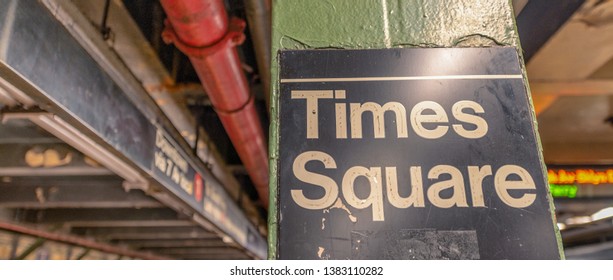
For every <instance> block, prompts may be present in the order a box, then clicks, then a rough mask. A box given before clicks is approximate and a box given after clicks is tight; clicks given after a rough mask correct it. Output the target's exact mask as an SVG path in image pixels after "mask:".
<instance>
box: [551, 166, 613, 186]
mask: <svg viewBox="0 0 613 280" xmlns="http://www.w3.org/2000/svg"><path fill="white" fill-rule="evenodd" d="M547 177H548V178H549V183H550V184H575V183H577V184H593V185H598V184H613V169H607V170H601V171H596V170H593V169H577V170H562V169H560V170H552V169H549V170H547Z"/></svg>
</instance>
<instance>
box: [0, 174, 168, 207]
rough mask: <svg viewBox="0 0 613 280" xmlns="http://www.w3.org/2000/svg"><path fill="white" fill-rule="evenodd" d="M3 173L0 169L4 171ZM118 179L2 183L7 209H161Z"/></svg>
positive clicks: (0, 197)
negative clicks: (124, 186)
mask: <svg viewBox="0 0 613 280" xmlns="http://www.w3.org/2000/svg"><path fill="white" fill-rule="evenodd" d="M1 170H2V169H0V171H1ZM122 183H123V179H121V178H118V177H114V176H113V177H106V176H99V177H93V178H92V177H63V178H62V177H60V178H46V177H43V178H34V179H30V178H13V179H12V181H11V182H10V183H4V182H0V207H6V208H161V207H164V205H162V204H161V203H160V202H158V201H157V200H155V199H153V198H151V197H150V196H147V195H146V194H144V193H143V192H141V191H140V190H132V191H129V192H127V191H126V190H124V188H123V186H122Z"/></svg>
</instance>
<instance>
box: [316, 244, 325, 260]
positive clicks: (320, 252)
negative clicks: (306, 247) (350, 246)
mask: <svg viewBox="0 0 613 280" xmlns="http://www.w3.org/2000/svg"><path fill="white" fill-rule="evenodd" d="M324 251H325V249H324V247H321V246H320V247H319V249H318V250H317V257H319V258H320V259H321V255H322V254H323V253H324Z"/></svg>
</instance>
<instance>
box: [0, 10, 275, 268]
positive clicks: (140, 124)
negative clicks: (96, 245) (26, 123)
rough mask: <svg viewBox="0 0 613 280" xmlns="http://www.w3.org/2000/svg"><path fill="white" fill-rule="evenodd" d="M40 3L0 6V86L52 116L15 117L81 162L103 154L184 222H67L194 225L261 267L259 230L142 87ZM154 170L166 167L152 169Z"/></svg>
mask: <svg viewBox="0 0 613 280" xmlns="http://www.w3.org/2000/svg"><path fill="white" fill-rule="evenodd" d="M45 3H46V4H48V5H49V6H45V5H44V4H41V2H37V1H9V0H0V6H3V7H8V5H16V6H15V8H14V9H13V10H14V12H13V14H11V15H10V16H7V17H3V19H4V18H7V19H8V18H10V19H11V21H10V22H9V21H8V20H4V21H0V30H2V34H0V36H2V38H6V40H3V41H2V44H3V50H4V55H3V56H0V77H2V79H1V80H2V81H3V83H4V84H10V85H11V86H13V87H15V88H16V89H18V90H19V91H21V92H24V93H26V96H27V98H30V99H31V100H33V101H34V102H35V104H38V105H40V107H41V108H42V109H43V110H46V111H48V112H51V113H52V114H53V115H28V116H22V117H24V118H28V119H31V120H32V121H34V122H36V123H37V124H39V125H41V126H42V127H44V128H45V129H47V130H48V131H50V132H52V133H53V134H54V135H55V136H57V137H58V138H60V139H62V140H64V141H67V143H69V144H71V145H73V146H75V145H78V147H77V146H75V147H77V148H78V149H79V150H80V151H82V152H84V153H85V154H87V155H88V156H91V157H93V158H95V156H96V155H98V154H104V155H105V157H106V159H107V160H108V161H106V162H105V161H103V160H104V159H102V160H99V159H98V158H95V159H96V160H97V161H99V162H101V163H102V164H103V165H105V166H106V167H107V168H109V169H112V170H113V171H114V172H117V173H118V174H123V175H122V176H125V177H129V178H125V177H124V178H125V179H126V180H128V181H130V182H131V183H132V182H135V183H140V184H141V185H142V187H143V188H147V187H146V185H147V184H149V185H151V186H153V188H157V190H156V191H159V192H156V193H155V194H154V195H156V198H157V195H158V194H164V195H165V200H164V203H167V205H169V206H170V207H172V208H174V209H176V210H179V211H180V212H182V213H185V214H187V215H188V216H189V217H188V219H190V220H191V221H181V220H176V215H175V216H174V217H173V218H168V219H164V218H163V217H158V218H152V219H143V220H138V219H132V220H130V219H126V218H125V217H124V218H121V217H117V219H105V218H102V219H101V218H100V217H101V216H100V215H103V214H100V213H98V215H95V214H92V213H90V214H92V215H90V216H89V217H86V216H83V217H82V218H84V219H75V220H71V222H78V223H80V224H87V223H90V224H92V223H93V224H94V225H98V226H99V225H101V224H105V225H109V224H114V225H119V224H122V225H129V224H130V223H135V224H141V225H149V226H151V225H156V224H158V223H159V222H160V220H161V221H162V222H165V223H166V224H173V223H178V224H181V223H183V224H185V222H192V221H193V222H195V223H197V224H200V225H202V226H204V227H207V228H209V229H211V230H215V231H216V232H218V233H219V234H220V235H222V236H224V237H225V238H226V239H227V240H229V241H234V242H236V243H237V244H240V245H241V246H243V247H245V248H247V249H248V250H249V251H250V252H251V253H252V254H253V255H255V256H259V257H260V258H262V257H263V256H264V255H265V251H266V244H265V241H264V239H263V238H262V237H261V235H259V234H258V230H257V229H256V228H255V227H254V226H253V225H252V224H251V223H250V222H249V220H248V219H247V217H246V216H245V215H244V213H242V210H241V209H240V208H239V207H238V206H237V205H236V203H235V202H234V201H233V200H232V199H231V197H230V196H229V195H228V194H227V193H226V191H225V189H224V188H223V187H222V186H221V184H220V183H219V181H218V180H217V179H216V178H215V177H214V176H213V174H212V173H211V172H210V171H209V170H208V169H207V168H206V166H205V165H204V163H203V162H202V161H201V160H200V159H198V158H197V157H196V156H195V155H193V154H192V152H191V147H190V146H189V144H188V143H186V141H185V139H183V137H182V136H181V134H180V132H178V131H177V130H176V129H175V128H174V127H173V126H172V124H171V122H170V121H169V120H168V119H167V118H166V117H165V116H164V114H163V113H162V112H161V110H160V109H159V108H158V107H157V105H155V102H154V101H153V100H152V99H151V98H150V97H149V96H148V94H147V93H146V92H145V91H144V90H143V88H142V85H141V84H140V83H139V82H138V81H136V79H134V77H133V76H132V75H131V74H130V72H129V71H124V72H109V71H107V70H106V68H107V67H108V65H109V61H108V60H105V56H101V55H100V53H97V51H98V52H99V51H100V49H98V48H96V47H95V45H94V44H93V43H92V41H91V38H89V37H87V36H83V34H85V33H80V34H79V33H78V32H76V33H74V34H73V33H70V32H69V31H68V30H67V29H66V28H67V27H66V26H68V27H73V28H74V27H78V26H79V25H78V24H75V23H74V22H73V21H71V19H70V18H69V17H66V16H65V15H66V11H65V10H63V9H62V7H60V6H58V5H52V4H53V3H50V2H49V1H45ZM2 12H3V13H6V11H2ZM77 29H78V28H77ZM71 30H73V31H74V29H71ZM81 31H83V30H81ZM84 46H85V47H84ZM111 57H113V56H111ZM106 58H108V57H106ZM101 65H103V66H101ZM124 67H125V66H124ZM124 70H125V69H124ZM120 73H124V75H121V74H120ZM13 97H15V96H13ZM20 98H21V97H20ZM20 98H16V97H15V99H16V100H17V99H20ZM20 100H21V99H20ZM24 100H25V99H24ZM26 101H27V100H25V101H24V102H21V103H22V104H25V102H26ZM14 117H18V116H15V115H14ZM62 137H64V138H62ZM75 139H76V140H75ZM69 141H72V142H69ZM156 160H157V161H156ZM167 160H170V161H172V164H169V163H168V161H167ZM163 161H167V162H166V164H161V162H163ZM118 166H121V167H118ZM170 166H172V167H170ZM126 171H128V172H127V173H126ZM145 178H151V179H145ZM199 178H200V179H201V180H202V181H199V180H200V179H199ZM50 211H51V210H50ZM56 211H61V210H59V209H57V210H56ZM51 213H53V211H52V212H51ZM153 213H156V212H153ZM64 214H67V215H69V214H70V213H64ZM77 215H78V214H77ZM137 215H140V214H137ZM162 216H163V215H162ZM47 217H48V218H49V217H52V218H50V219H48V220H47V221H48V222H49V221H53V220H54V219H56V220H57V222H62V221H70V220H67V219H62V218H61V216H53V214H52V215H51V216H47ZM73 217H76V216H73ZM137 217H138V216H137ZM87 218H91V219H89V220H87ZM43 221H44V219H43ZM167 222H170V223H167Z"/></svg>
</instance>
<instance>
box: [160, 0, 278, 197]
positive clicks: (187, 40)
mask: <svg viewBox="0 0 613 280" xmlns="http://www.w3.org/2000/svg"><path fill="white" fill-rule="evenodd" d="M160 2H161V3H162V6H163V7H164V10H165V11H166V15H167V16H168V20H167V25H166V30H164V33H163V34H162V36H163V37H164V40H165V41H166V42H167V43H171V42H172V43H174V44H175V46H176V47H177V48H178V49H179V50H181V51H182V52H183V53H185V54H186V55H187V56H188V57H189V59H190V61H191V62H192V65H193V66H194V69H195V70H196V73H197V74H198V77H199V78H200V81H201V82H202V86H203V87H204V89H205V91H206V92H207V94H208V95H209V98H210V100H211V103H212V104H213V106H214V107H215V110H216V111H217V113H218V115H219V118H220V119H221V122H222V124H223V126H224V128H225V129H226V131H227V133H228V136H230V140H231V141H232V144H233V145H234V148H235V149H236V151H237V153H238V155H239V157H240V159H241V161H242V162H243V164H244V165H245V168H246V169H247V172H248V173H249V177H250V178H251V181H252V182H253V184H254V185H255V188H256V190H257V192H258V194H259V196H260V199H261V200H262V203H263V206H264V207H265V208H268V153H267V151H266V146H265V141H264V139H265V138H264V132H263V131H262V125H261V124H260V120H259V118H258V115H257V114H256V111H255V106H254V103H253V96H252V95H251V94H250V92H249V87H248V86H247V80H246V78H245V74H244V73H243V70H242V68H241V65H240V59H239V57H238V53H237V52H236V49H235V48H234V47H235V46H236V45H239V44H241V43H242V42H243V41H244V40H245V35H244V34H243V29H244V28H245V22H244V21H242V20H239V19H232V21H230V22H229V23H228V16H227V14H226V10H225V8H224V4H223V1H222V0H161V1H160Z"/></svg>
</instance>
